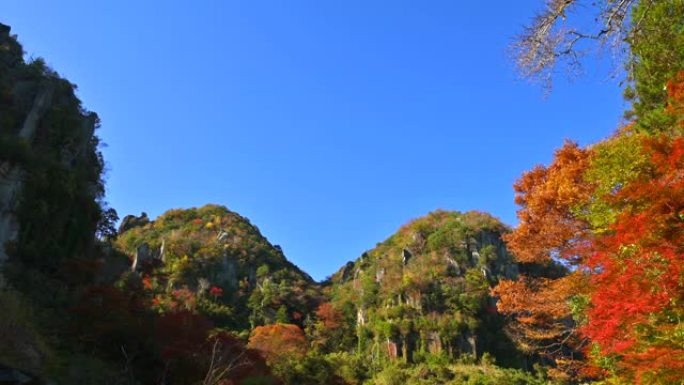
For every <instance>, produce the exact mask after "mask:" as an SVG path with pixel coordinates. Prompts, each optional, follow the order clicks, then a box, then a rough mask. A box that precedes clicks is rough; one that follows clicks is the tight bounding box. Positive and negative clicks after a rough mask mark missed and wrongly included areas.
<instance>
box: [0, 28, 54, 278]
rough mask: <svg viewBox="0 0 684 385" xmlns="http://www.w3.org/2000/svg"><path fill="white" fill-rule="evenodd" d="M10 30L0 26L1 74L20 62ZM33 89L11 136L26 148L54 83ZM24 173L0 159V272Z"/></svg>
mask: <svg viewBox="0 0 684 385" xmlns="http://www.w3.org/2000/svg"><path fill="white" fill-rule="evenodd" d="M10 30H11V29H10V27H9V26H7V25H4V24H0V50H1V51H4V52H3V54H2V56H1V57H2V61H3V64H5V66H6V67H8V68H3V69H2V71H3V72H5V73H6V72H8V71H6V70H9V69H11V68H12V67H14V66H16V65H17V64H19V63H21V54H22V52H21V47H19V46H18V44H17V43H16V41H15V40H14V39H13V38H12V37H11V36H10ZM17 55H18V57H17ZM37 88H38V91H37V92H36V95H35V98H34V99H33V102H32V104H31V107H30V109H29V110H28V112H27V113H26V115H25V117H24V121H23V123H22V125H21V127H20V129H19V131H18V132H16V133H15V135H16V137H17V139H19V140H21V141H24V142H25V143H28V144H29V146H30V144H31V142H32V141H33V139H34V137H35V135H36V131H37V129H38V125H39V123H40V120H41V118H42V117H43V116H44V115H45V113H46V112H47V110H48V108H49V107H50V105H51V102H52V97H53V94H54V91H55V84H54V81H53V80H52V79H44V80H43V81H42V82H41V83H40V84H39V85H38V86H37ZM4 130H5V128H3V131H4ZM24 171H25V170H24V168H23V167H22V166H21V165H20V164H15V163H13V162H11V161H10V160H7V159H5V160H3V159H2V158H1V157H0V269H1V268H2V264H3V263H4V261H6V260H7V258H8V255H7V251H6V246H7V243H8V242H14V241H16V239H17V235H18V232H19V223H18V220H17V218H16V209H17V204H18V201H19V195H20V194H21V190H22V186H23V180H24ZM2 284H3V279H2V276H0V285H2Z"/></svg>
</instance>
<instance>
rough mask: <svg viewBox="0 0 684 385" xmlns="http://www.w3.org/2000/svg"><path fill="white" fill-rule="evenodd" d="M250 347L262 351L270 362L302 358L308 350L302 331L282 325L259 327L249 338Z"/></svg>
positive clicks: (294, 326)
mask: <svg viewBox="0 0 684 385" xmlns="http://www.w3.org/2000/svg"><path fill="white" fill-rule="evenodd" d="M248 346H249V347H250V348H252V349H256V350H258V351H260V352H261V353H262V354H263V355H264V357H265V358H266V359H267V360H268V361H280V360H284V359H287V358H301V357H303V356H304V355H305V354H306V352H307V350H308V343H307V341H306V337H305V336H304V332H303V331H302V329H300V328H299V326H297V325H291V324H281V323H278V324H274V325H266V326H257V327H256V328H255V329H254V330H253V331H252V335H251V337H249V344H248Z"/></svg>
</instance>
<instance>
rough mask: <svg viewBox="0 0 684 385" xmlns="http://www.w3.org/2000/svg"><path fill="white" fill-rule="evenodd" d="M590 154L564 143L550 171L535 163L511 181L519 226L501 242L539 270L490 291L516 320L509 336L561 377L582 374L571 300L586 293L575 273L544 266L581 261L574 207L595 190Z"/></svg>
mask: <svg viewBox="0 0 684 385" xmlns="http://www.w3.org/2000/svg"><path fill="white" fill-rule="evenodd" d="M590 155H591V153H590V151H589V150H585V149H582V148H579V146H578V145H577V144H576V143H572V142H566V143H565V144H564V145H563V147H562V148H561V149H559V150H558V151H556V154H555V157H554V160H553V162H552V164H551V165H550V166H549V167H543V166H537V167H535V168H534V169H533V170H532V171H530V172H527V173H525V174H523V176H522V178H520V180H518V181H517V182H516V183H515V185H514V188H515V192H516V198H515V201H516V203H517V204H518V205H520V206H521V209H520V210H519V211H518V218H519V219H520V224H519V226H518V227H517V228H516V229H515V230H514V231H513V232H511V233H510V234H507V235H505V236H504V239H505V240H506V243H507V245H508V247H509V249H510V250H511V251H512V252H513V253H514V255H515V256H516V258H517V259H518V261H520V262H523V263H527V264H537V265H539V266H537V269H536V272H535V274H530V275H528V276H524V277H522V278H520V279H519V280H518V281H502V282H500V283H499V284H498V285H497V286H496V287H495V288H494V289H493V290H492V295H494V296H497V297H499V302H498V304H497V308H498V310H499V311H500V312H501V313H503V314H506V315H510V316H513V321H512V322H511V323H510V324H509V326H508V332H509V335H510V336H511V338H513V340H514V341H515V342H516V343H517V344H518V346H520V347H521V348H522V349H524V350H526V351H528V352H529V353H532V354H540V355H542V356H545V357H547V358H549V359H551V360H553V361H554V362H555V363H556V365H557V367H558V368H557V371H559V373H558V374H559V377H567V376H570V377H575V376H578V375H579V374H580V372H581V371H582V369H583V365H582V363H581V362H580V361H578V360H577V357H581V354H578V352H579V351H580V350H581V349H583V347H584V345H585V341H584V340H583V339H582V338H581V337H580V336H579V335H578V333H577V332H576V328H575V324H574V322H573V320H572V311H571V308H570V300H571V299H572V298H573V297H575V296H576V295H578V294H580V293H582V292H583V291H586V285H585V283H586V279H585V276H584V274H583V273H581V272H579V271H578V272H576V273H573V274H569V275H566V276H562V274H560V275H559V273H558V270H559V269H558V268H556V269H550V268H549V264H550V263H553V261H555V260H561V261H563V262H564V263H565V264H570V265H575V266H576V265H578V264H580V263H581V261H582V260H583V259H584V258H585V257H584V256H585V255H586V248H587V245H588V241H589V239H590V232H589V224H588V223H587V222H586V221H584V220H582V219H580V218H578V217H577V216H576V215H575V213H574V211H573V210H574V209H575V207H577V206H579V205H581V204H583V203H584V202H586V201H587V200H588V199H589V197H590V196H591V192H592V190H593V187H592V186H591V185H590V184H588V183H586V182H585V181H584V179H583V175H584V173H585V171H586V170H587V168H588V167H589V158H590ZM544 266H546V268H544ZM559 276H561V277H559ZM561 375H562V376H561Z"/></svg>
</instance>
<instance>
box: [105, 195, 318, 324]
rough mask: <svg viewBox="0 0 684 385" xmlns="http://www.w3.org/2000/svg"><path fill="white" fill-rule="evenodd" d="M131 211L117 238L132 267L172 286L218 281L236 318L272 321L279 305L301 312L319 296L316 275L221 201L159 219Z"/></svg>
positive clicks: (196, 288) (198, 289)
mask: <svg viewBox="0 0 684 385" xmlns="http://www.w3.org/2000/svg"><path fill="white" fill-rule="evenodd" d="M127 218H128V219H127V220H126V219H125V220H124V222H125V223H122V226H123V225H125V226H123V228H122V230H123V231H122V232H121V233H120V234H119V235H118V236H117V239H116V242H115V244H116V248H117V249H118V250H119V251H121V252H123V253H125V254H126V255H128V257H129V258H130V260H131V261H132V264H131V270H133V271H138V272H140V273H142V274H146V275H150V276H154V277H157V279H158V281H160V282H162V281H163V282H165V286H166V290H167V291H169V292H172V291H174V290H180V289H183V290H189V291H191V292H194V293H195V294H199V293H206V292H207V290H208V289H207V288H214V289H215V291H217V290H219V289H220V291H221V292H222V293H223V295H222V296H220V298H221V304H222V305H225V306H227V307H230V308H231V309H232V310H231V312H230V313H231V314H233V315H231V317H234V318H232V319H231V322H233V324H237V325H241V327H248V325H247V324H246V323H250V324H254V325H261V324H268V323H273V322H275V317H276V314H277V311H278V310H279V308H280V307H281V306H284V307H285V308H287V310H288V312H289V314H293V313H295V312H297V313H299V314H302V313H306V312H307V311H309V310H308V309H309V308H311V307H313V306H315V304H316V303H317V301H318V298H317V297H316V296H317V295H318V287H317V285H315V283H314V282H313V280H312V279H311V277H310V276H309V275H307V274H306V273H304V272H303V271H301V270H300V269H299V268H297V267H296V266H295V265H293V264H292V263H290V262H289V261H288V260H287V259H286V258H285V256H284V255H283V253H282V250H281V249H280V247H277V246H275V245H272V244H271V243H270V242H268V240H267V239H266V238H265V237H264V236H263V235H261V233H260V232H259V230H258V229H257V228H256V227H255V226H254V225H252V224H251V223H250V222H249V221H248V220H247V219H246V218H244V217H242V216H240V215H238V214H237V213H234V212H232V211H230V210H228V209H227V208H225V207H223V206H218V205H206V206H204V207H199V208H191V209H179V210H169V211H167V212H166V213H164V214H162V215H161V216H159V217H158V218H156V219H155V220H154V221H150V220H149V219H148V218H147V216H144V215H143V216H140V217H127ZM298 320H299V322H304V319H299V318H298ZM293 321H294V320H293ZM250 326H251V325H250Z"/></svg>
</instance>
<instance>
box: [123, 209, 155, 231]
mask: <svg viewBox="0 0 684 385" xmlns="http://www.w3.org/2000/svg"><path fill="white" fill-rule="evenodd" d="M148 223H150V219H149V218H148V217H147V213H144V212H143V213H142V214H140V216H139V217H136V216H135V215H126V216H125V217H124V218H123V219H122V220H121V224H120V225H119V230H118V233H119V234H122V233H125V232H126V231H128V230H130V229H132V228H135V227H141V226H145V225H146V224H148Z"/></svg>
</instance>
